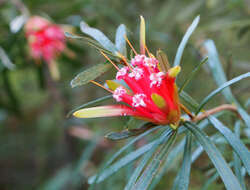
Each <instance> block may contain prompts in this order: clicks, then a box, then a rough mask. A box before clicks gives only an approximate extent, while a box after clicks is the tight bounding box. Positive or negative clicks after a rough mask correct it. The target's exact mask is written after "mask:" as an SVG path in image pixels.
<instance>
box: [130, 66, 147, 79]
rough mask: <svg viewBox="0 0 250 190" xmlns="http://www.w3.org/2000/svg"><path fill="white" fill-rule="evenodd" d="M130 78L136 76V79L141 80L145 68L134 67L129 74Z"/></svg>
mask: <svg viewBox="0 0 250 190" xmlns="http://www.w3.org/2000/svg"><path fill="white" fill-rule="evenodd" d="M128 76H129V77H130V78H133V77H135V80H139V79H140V78H141V77H142V76H143V70H142V69H141V68H138V67H136V68H134V69H133V71H132V72H131V73H129V74H128Z"/></svg>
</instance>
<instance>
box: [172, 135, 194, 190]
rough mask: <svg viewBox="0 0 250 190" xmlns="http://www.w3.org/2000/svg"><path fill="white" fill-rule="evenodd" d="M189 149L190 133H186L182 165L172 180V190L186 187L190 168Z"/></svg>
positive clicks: (190, 146) (185, 188)
mask: <svg viewBox="0 0 250 190" xmlns="http://www.w3.org/2000/svg"><path fill="white" fill-rule="evenodd" d="M191 149H192V134H191V133H188V134H187V137H186V143H185V148H184V155H183V162H182V166H181V169H180V171H179V172H178V175H177V177H176V179H175V181H174V185H173V188H172V190H187V189H188V185H189V176H190V170H191Z"/></svg>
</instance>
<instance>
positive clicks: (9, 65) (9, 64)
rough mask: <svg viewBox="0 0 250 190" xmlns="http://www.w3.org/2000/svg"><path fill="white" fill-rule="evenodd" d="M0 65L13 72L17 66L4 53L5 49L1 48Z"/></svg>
mask: <svg viewBox="0 0 250 190" xmlns="http://www.w3.org/2000/svg"><path fill="white" fill-rule="evenodd" d="M0 63H2V64H3V66H4V67H6V68H8V69H10V70H13V69H15V68H16V66H15V65H14V64H13V63H12V62H11V60H10V59H9V57H8V55H7V54H6V52H5V51H4V49H3V48H2V47H1V46H0Z"/></svg>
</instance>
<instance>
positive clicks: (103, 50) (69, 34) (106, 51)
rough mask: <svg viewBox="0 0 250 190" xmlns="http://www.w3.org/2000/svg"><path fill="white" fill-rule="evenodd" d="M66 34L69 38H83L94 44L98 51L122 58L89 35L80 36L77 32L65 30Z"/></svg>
mask: <svg viewBox="0 0 250 190" xmlns="http://www.w3.org/2000/svg"><path fill="white" fill-rule="evenodd" d="M64 35H65V36H66V37H67V38H72V39H79V40H83V41H84V42H86V43H88V44H89V45H91V46H93V47H94V48H96V49H97V50H98V51H102V52H104V53H106V54H108V55H110V56H113V57H115V58H118V59H120V57H119V56H117V55H115V54H113V53H112V52H111V51H109V50H107V49H105V48H104V47H103V46H102V45H101V44H99V42H97V41H95V40H93V39H91V38H89V37H84V36H78V35H75V34H71V33H69V32H65V33H64Z"/></svg>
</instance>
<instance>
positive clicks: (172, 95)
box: [74, 17, 181, 125]
mask: <svg viewBox="0 0 250 190" xmlns="http://www.w3.org/2000/svg"><path fill="white" fill-rule="evenodd" d="M141 18H142V17H141ZM142 20H143V19H142ZM140 28H141V32H140V54H138V53H137V52H136V51H135V49H134V48H133V47H132V45H131V43H130V42H129V41H128V40H127V41H128V44H129V45H130V47H131V49H132V50H133V52H134V53H135V56H134V57H133V58H132V59H131V60H130V61H127V59H126V58H125V57H124V56H123V55H120V54H118V55H120V58H121V59H122V62H123V63H125V64H126V66H125V67H122V68H119V67H118V66H116V65H114V64H115V63H113V62H112V61H111V60H110V59H109V58H108V57H107V56H106V55H105V54H104V57H106V58H107V60H109V61H110V62H111V63H112V64H113V65H114V66H115V68H116V69H117V70H118V71H117V73H116V79H117V80H118V82H119V83H117V82H115V81H110V80H109V81H107V85H108V87H109V89H107V88H106V87H104V86H103V88H104V89H106V90H108V91H109V92H111V93H112V94H113V98H114V99H115V100H116V101H117V102H119V104H116V105H110V106H99V107H94V108H84V109H80V110H78V111H76V112H75V113H74V116H75V117H80V118H90V117H110V116H125V115H127V116H134V117H136V118H139V119H143V120H146V121H149V122H152V123H155V124H162V125H165V124H178V123H179V121H180V115H181V112H180V103H179V97H178V90H177V87H176V84H175V78H176V76H177V74H178V73H179V72H180V67H179V66H176V67H173V68H170V69H168V68H167V67H166V65H165V64H167V63H164V62H163V61H162V60H161V61H162V62H161V65H160V63H159V60H157V59H156V58H155V57H154V55H153V54H151V53H150V52H149V51H148V49H147V47H146V45H145V23H144V20H143V22H141V27H140ZM146 52H147V55H148V56H146ZM162 64H163V65H162ZM124 83H125V84H124ZM98 86H101V85H100V84H98Z"/></svg>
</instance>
